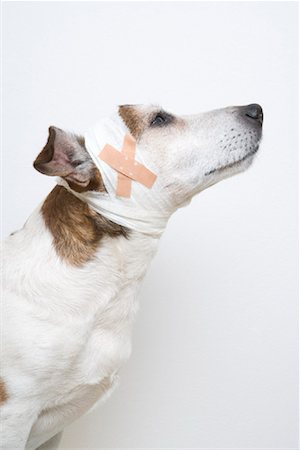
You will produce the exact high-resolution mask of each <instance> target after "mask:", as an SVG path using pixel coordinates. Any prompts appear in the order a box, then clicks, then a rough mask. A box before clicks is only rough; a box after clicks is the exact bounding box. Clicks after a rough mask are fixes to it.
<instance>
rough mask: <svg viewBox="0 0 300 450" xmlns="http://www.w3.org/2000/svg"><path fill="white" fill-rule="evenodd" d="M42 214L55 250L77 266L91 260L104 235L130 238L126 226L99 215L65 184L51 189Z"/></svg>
mask: <svg viewBox="0 0 300 450" xmlns="http://www.w3.org/2000/svg"><path fill="white" fill-rule="evenodd" d="M100 178H101V177H100ZM94 182H95V184H96V183H97V180H95V181H94ZM99 182H100V181H99V180H98V183H99ZM71 187H72V189H74V186H71ZM98 187H99V186H98ZM76 188H77V189H76V190H77V191H78V186H76ZM88 188H89V189H91V187H89V186H88ZM85 190H86V189H85ZM94 190H95V189H94ZM42 215H43V217H44V220H45V223H46V226H47V227H48V229H49V230H50V232H51V234H52V236H53V243H54V247H55V250H56V252H57V253H58V255H59V256H60V257H61V258H62V259H64V260H65V261H67V262H68V263H70V264H72V265H74V266H80V265H82V264H84V263H86V262H88V261H89V260H91V259H92V258H93V257H94V255H95V253H96V251H97V249H98V246H99V243H100V241H101V239H102V238H103V237H104V236H111V237H116V236H125V237H127V233H128V232H127V229H126V228H125V227H122V226H121V225H118V224H116V223H114V222H111V221H110V220H108V219H106V218H105V217H103V216H101V215H100V214H97V213H96V212H95V211H93V210H92V209H91V208H90V207H89V206H88V205H87V204H86V203H84V202H82V201H81V200H79V199H78V198H77V197H75V195H73V194H72V193H70V192H69V191H67V189H65V188H64V187H63V186H56V187H55V188H54V189H53V190H52V191H51V192H50V194H49V195H48V197H47V198H46V200H45V202H44V204H43V206H42Z"/></svg>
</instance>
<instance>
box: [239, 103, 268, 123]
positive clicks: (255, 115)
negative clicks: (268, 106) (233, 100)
mask: <svg viewBox="0 0 300 450" xmlns="http://www.w3.org/2000/svg"><path fill="white" fill-rule="evenodd" d="M243 114H245V116H246V117H249V118H250V119H251V120H255V121H256V122H259V123H260V124H261V125H262V123H263V110H262V107H261V106H260V105H258V104H257V103H251V105H247V106H244V107H243Z"/></svg>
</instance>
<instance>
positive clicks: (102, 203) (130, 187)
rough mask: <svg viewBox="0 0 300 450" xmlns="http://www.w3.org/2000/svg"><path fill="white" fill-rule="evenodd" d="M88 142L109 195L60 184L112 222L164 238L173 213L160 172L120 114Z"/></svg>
mask: <svg viewBox="0 0 300 450" xmlns="http://www.w3.org/2000/svg"><path fill="white" fill-rule="evenodd" d="M84 138H85V146H86V149H87V151H88V153H89V154H90V156H91V158H92V159H93V162H94V163H95V165H96V167H97V168H98V169H99V171H100V174H101V177H102V180H103V183H104V186H105V188H106V191H107V192H98V191H87V192H82V193H78V192H75V191H74V190H72V189H71V188H70V187H69V185H68V184H67V182H66V181H65V180H63V179H62V178H60V179H58V184H61V185H63V186H65V187H66V188H67V189H69V190H70V191H71V192H72V193H73V194H74V195H76V196H77V197H78V198H80V199H81V200H82V201H84V202H86V203H87V204H88V205H89V206H90V207H91V208H93V209H94V210H95V211H96V212H97V213H99V214H101V215H103V216H104V217H106V218H107V219H109V220H111V221H112V222H115V223H118V224H119V225H122V226H124V227H127V228H128V229H131V230H135V231H139V232H141V233H146V234H150V235H154V236H159V235H161V234H162V232H163V231H164V229H165V227H166V224H167V222H168V219H169V217H170V215H171V214H172V212H173V209H172V207H171V205H170V204H169V203H168V202H167V201H166V199H165V198H164V196H163V187H162V186H161V185H160V177H159V173H158V169H157V168H155V167H153V163H151V161H150V158H149V157H148V158H147V155H145V154H144V153H145V152H142V151H141V149H140V148H139V145H138V143H137V142H136V140H135V139H134V138H133V136H131V134H130V130H129V129H128V128H127V127H126V125H125V123H124V122H123V120H122V118H121V117H120V116H119V114H118V113H115V114H113V115H112V116H111V117H109V118H106V119H103V120H101V121H99V122H98V123H97V124H96V126H95V127H93V128H92V129H90V130H89V131H88V132H86V133H85V135H84Z"/></svg>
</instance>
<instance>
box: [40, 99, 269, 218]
mask: <svg viewBox="0 0 300 450" xmlns="http://www.w3.org/2000/svg"><path fill="white" fill-rule="evenodd" d="M119 115H120V116H121V118H122V119H123V121H124V123H125V124H126V126H127V127H128V128H129V130H130V132H131V134H132V135H133V136H134V138H135V139H136V140H137V143H138V147H139V151H140V152H141V154H144V155H145V159H146V160H147V161H150V162H151V167H152V168H153V169H154V171H155V173H157V174H158V176H159V179H160V186H161V190H162V192H161V195H162V196H165V197H166V198H167V199H168V202H169V203H170V202H171V203H172V205H174V209H175V208H178V207H180V206H182V205H184V204H186V203H187V202H189V200H190V199H191V198H192V197H193V196H194V195H195V194H197V193H198V192H200V191H202V190H203V189H206V188H207V187H209V186H211V185H213V184H215V183H217V182H218V181H220V180H222V179H224V178H227V177H229V176H232V175H234V174H236V173H239V172H242V171H243V170H245V169H247V168H248V167H249V166H250V164H251V163H252V161H253V159H254V155H255V153H256V152H257V150H258V147H259V142H260V139H261V135H262V122H263V112H262V108H261V107H260V106H259V105H256V104H252V105H247V106H234V107H228V108H224V109H218V110H214V111H210V112H206V113H201V114H196V115H190V116H178V115H174V114H170V113H169V112H166V111H164V110H162V109H161V108H158V107H155V106H141V105H123V106H120V107H119ZM99 150H100V149H99ZM34 166H35V168H36V169H37V170H39V171H40V172H42V173H45V174H47V175H55V176H61V177H63V178H65V179H66V180H67V181H68V182H69V184H70V183H71V185H72V188H73V189H74V188H75V189H76V190H80V191H82V190H89V189H95V188H97V187H95V186H98V189H99V190H103V189H105V186H103V183H101V177H100V176H99V173H97V172H98V171H97V169H96V167H95V165H94V163H93V161H92V159H91V158H90V156H89V154H88V152H87V151H86V150H85V147H84V140H83V139H81V138H78V137H76V136H74V135H72V134H69V133H66V132H64V131H62V130H59V129H57V128H54V127H50V134H49V139H48V142H47V144H46V146H45V147H44V149H43V150H42V152H41V153H40V155H39V156H38V157H37V159H36V161H35V163H34ZM95 177H96V179H97V180H98V181H97V183H96V182H95Z"/></svg>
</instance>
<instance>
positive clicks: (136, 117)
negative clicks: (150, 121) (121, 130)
mask: <svg viewBox="0 0 300 450" xmlns="http://www.w3.org/2000/svg"><path fill="white" fill-rule="evenodd" d="M119 115H120V116H121V117H122V119H123V121H124V122H125V124H126V126H127V127H128V128H129V130H130V132H131V134H132V136H133V137H134V138H135V139H138V138H139V137H140V136H141V134H142V133H143V131H144V129H145V127H146V123H145V122H144V120H143V114H141V112H139V111H138V110H137V109H136V108H135V107H134V106H133V105H121V106H119Z"/></svg>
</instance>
